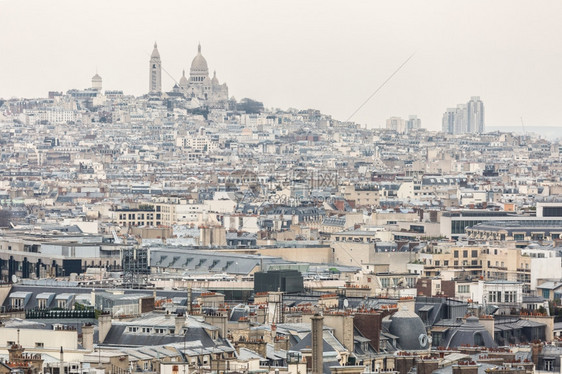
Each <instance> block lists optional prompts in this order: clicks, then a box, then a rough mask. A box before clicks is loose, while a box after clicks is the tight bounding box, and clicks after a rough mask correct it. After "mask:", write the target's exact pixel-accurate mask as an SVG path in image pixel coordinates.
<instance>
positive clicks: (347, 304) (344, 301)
mask: <svg viewBox="0 0 562 374" xmlns="http://www.w3.org/2000/svg"><path fill="white" fill-rule="evenodd" d="M343 307H344V308H348V307H349V301H347V299H343Z"/></svg>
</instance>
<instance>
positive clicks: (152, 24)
mask: <svg viewBox="0 0 562 374" xmlns="http://www.w3.org/2000/svg"><path fill="white" fill-rule="evenodd" d="M558 14H562V2H560V1H555V0H545V1H544V2H541V3H540V5H537V4H536V3H535V2H530V1H525V0H512V1H508V0H498V1H494V2H489V1H487V0H474V1H471V2H468V3H460V2H451V1H448V0H428V1H424V2H419V1H415V0H400V1H396V2H384V1H370V0H369V1H362V0H358V1H356V2H353V3H348V2H343V1H338V0H326V1H320V0H310V1H306V2H302V1H296V0H285V1H282V2H281V1H271V2H258V1H255V0H238V1H226V0H217V1H214V2H199V3H197V2H195V3H194V2H185V1H181V0H165V1H164V2H162V3H158V4H155V3H154V2H149V1H147V0H134V1H133V0H120V1H117V2H115V1H110V0H95V1H94V0H85V1H80V2H78V1H75V0H50V1H44V0H26V1H21V0H3V1H0V33H1V34H2V35H5V36H6V37H5V38H4V39H3V41H2V52H3V56H5V58H4V59H3V60H2V69H0V96H1V97H8V98H11V97H24V98H29V97H44V96H43V95H46V94H47V92H48V91H65V88H67V87H73V88H78V87H88V86H89V82H90V79H91V77H92V76H93V75H94V74H95V73H96V71H97V72H98V73H99V74H100V75H101V76H102V77H103V79H104V89H109V90H113V89H122V90H124V91H125V92H126V93H127V94H132V95H135V96H139V95H142V94H144V93H147V92H148V66H149V65H148V64H149V57H150V53H151V51H152V48H153V44H154V42H155V41H156V42H158V48H159V51H160V55H161V58H162V64H163V67H164V68H165V69H166V70H167V71H168V72H169V73H170V74H171V75H172V76H173V79H171V78H170V77H169V76H168V75H167V74H166V73H163V75H162V88H163V90H164V91H169V90H171V88H172V86H173V81H174V80H176V81H177V80H179V78H180V77H181V72H182V70H184V69H185V70H186V72H188V71H189V67H190V64H191V61H192V59H193V58H194V56H195V55H196V53H197V44H198V43H199V42H201V46H202V54H203V55H204V56H205V58H206V59H207V61H208V63H209V70H210V71H211V72H212V71H214V70H216V72H217V76H218V79H219V80H220V82H221V83H222V82H226V83H227V84H228V87H229V91H230V92H229V96H234V97H236V98H238V99H239V98H242V97H249V98H252V99H254V100H258V101H261V102H263V103H264V105H265V106H266V107H279V108H302V109H307V108H315V109H318V110H320V111H322V112H323V113H328V114H330V115H332V116H333V117H334V118H338V119H340V120H342V121H345V120H346V119H347V118H348V117H349V116H350V115H351V114H352V113H353V112H354V111H355V110H356V109H357V108H358V107H359V106H360V105H361V103H363V102H364V101H365V100H366V99H367V98H368V97H369V96H370V95H371V94H372V93H373V92H374V91H375V89H376V88H377V87H378V86H379V85H380V84H381V83H382V82H384V81H385V80H386V79H387V78H388V77H389V76H390V75H391V74H392V72H393V71H395V70H396V68H397V67H398V66H400V64H402V63H403V62H404V61H405V59H406V58H407V57H408V56H410V55H412V53H414V52H415V55H414V56H413V58H412V59H411V61H409V62H408V63H407V64H406V65H405V66H404V67H403V68H402V69H401V70H400V71H399V73H397V74H396V76H394V77H392V79H391V80H390V81H389V82H388V83H387V84H386V85H385V86H384V88H383V89H382V90H381V91H380V92H379V93H377V94H376V95H375V96H374V97H373V98H372V99H371V100H370V101H369V102H368V103H367V104H366V105H365V106H364V107H363V108H362V109H361V110H360V111H359V112H358V113H357V114H356V115H355V116H354V117H353V118H352V119H351V120H352V121H354V122H356V123H358V124H361V125H367V126H368V127H369V128H377V127H384V124H385V121H386V119H388V118H390V117H394V116H399V117H402V118H407V116H408V115H412V114H413V115H417V116H418V118H420V119H421V121H422V127H424V128H427V129H430V130H438V129H440V128H441V118H442V116H443V113H444V112H445V110H446V109H447V108H450V107H455V106H456V105H458V104H461V103H466V102H467V101H468V100H469V99H470V97H472V96H480V97H481V99H482V101H483V102H484V106H485V116H486V120H485V122H486V123H494V124H497V125H498V126H506V125H507V126H509V125H510V124H514V123H518V122H519V119H520V117H523V118H524V119H525V120H526V121H527V122H529V123H544V124H547V125H548V126H562V120H561V119H562V113H560V112H561V110H562V109H561V107H560V106H559V103H560V101H562V96H561V92H560V89H559V87H561V86H562V71H561V70H560V69H559V67H560V66H561V65H562V45H561V44H560V43H553V42H552V36H553V35H561V34H562V23H560V22H559V19H558Z"/></svg>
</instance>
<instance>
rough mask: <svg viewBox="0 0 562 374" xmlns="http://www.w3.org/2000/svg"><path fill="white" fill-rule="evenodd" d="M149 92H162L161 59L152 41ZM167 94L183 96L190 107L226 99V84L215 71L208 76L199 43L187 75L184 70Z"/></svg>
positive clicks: (224, 101) (221, 101)
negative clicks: (220, 80) (221, 82)
mask: <svg viewBox="0 0 562 374" xmlns="http://www.w3.org/2000/svg"><path fill="white" fill-rule="evenodd" d="M149 73H150V74H149V94H150V95H161V94H162V61H161V60H160V53H159V52H158V46H157V45H156V43H154V49H153V51H152V55H151V56H150V65H149ZM166 95H169V96H183V97H184V98H185V99H186V100H188V101H189V102H190V103H191V106H192V107H199V106H209V105H217V104H221V103H226V101H228V86H227V85H226V83H223V84H220V82H219V80H218V78H217V73H216V71H215V72H213V78H210V77H209V67H208V65H207V60H206V59H205V57H203V55H202V54H201V44H199V46H198V47H197V55H196V56H195V57H194V58H193V61H191V67H190V69H189V77H186V76H185V70H184V71H183V74H182V76H181V78H180V80H179V82H177V83H176V84H175V85H174V87H173V89H172V92H169V93H167V94H166Z"/></svg>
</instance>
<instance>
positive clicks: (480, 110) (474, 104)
mask: <svg viewBox="0 0 562 374" xmlns="http://www.w3.org/2000/svg"><path fill="white" fill-rule="evenodd" d="M467 110H468V126H467V127H468V128H467V132H472V133H479V134H482V133H483V132H484V103H483V102H482V100H480V97H479V96H473V97H471V98H470V101H469V102H468V104H467Z"/></svg>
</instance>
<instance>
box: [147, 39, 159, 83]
mask: <svg viewBox="0 0 562 374" xmlns="http://www.w3.org/2000/svg"><path fill="white" fill-rule="evenodd" d="M149 67H150V68H149V71H150V76H149V78H148V83H149V86H148V87H149V90H148V92H149V93H151V94H159V93H161V92H162V61H160V53H158V46H157V45H156V43H154V50H152V55H151V56H150V65H149Z"/></svg>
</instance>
